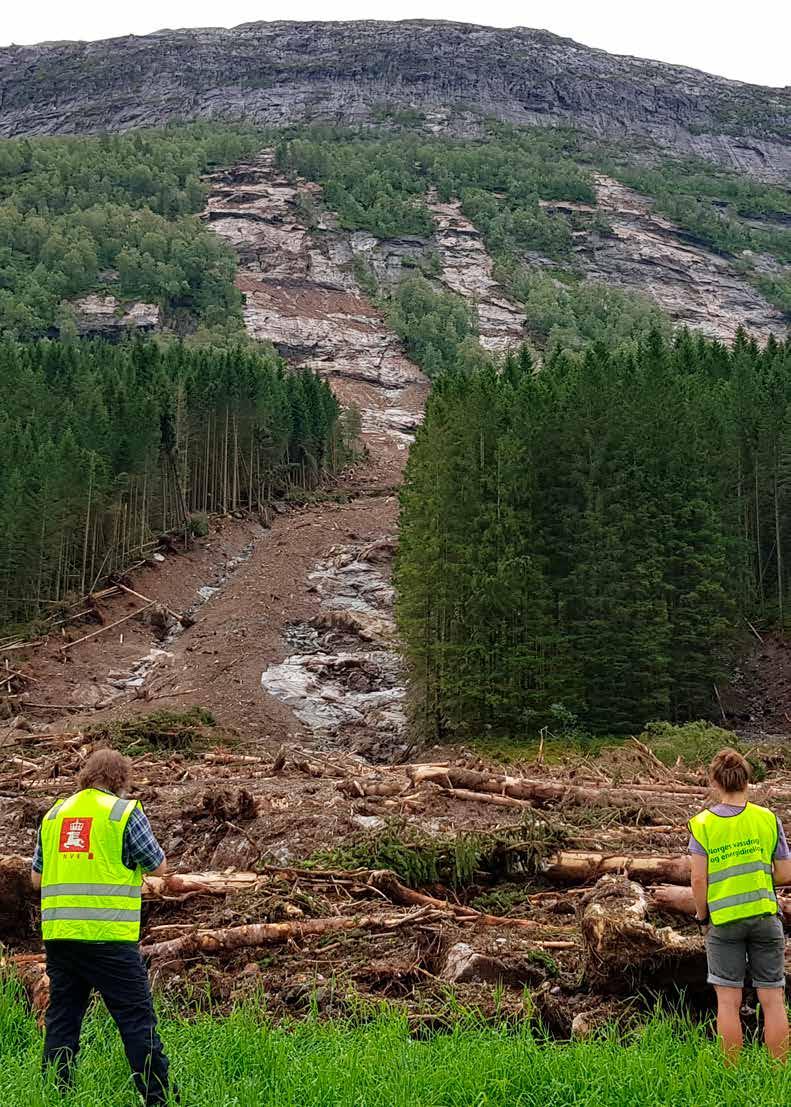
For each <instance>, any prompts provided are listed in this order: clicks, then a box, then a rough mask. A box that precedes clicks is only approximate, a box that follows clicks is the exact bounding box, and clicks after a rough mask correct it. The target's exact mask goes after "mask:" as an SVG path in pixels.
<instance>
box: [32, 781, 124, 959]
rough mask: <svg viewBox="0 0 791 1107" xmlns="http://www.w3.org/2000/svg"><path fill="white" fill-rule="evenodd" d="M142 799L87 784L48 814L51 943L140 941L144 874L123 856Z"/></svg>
mask: <svg viewBox="0 0 791 1107" xmlns="http://www.w3.org/2000/svg"><path fill="white" fill-rule="evenodd" d="M139 806H140V805H139V803H138V801H137V800H126V799H119V798H118V797H117V796H112V795H110V794H109V793H107V792H101V791H99V789H97V788H86V789H84V790H83V791H81V792H77V793H76V794H75V795H73V796H69V798H68V799H65V800H61V801H59V802H57V803H55V804H54V806H53V807H51V808H50V810H49V811H48V812H47V814H46V815H45V816H44V821H43V822H42V824H41V849H42V855H43V860H44V871H43V873H42V876H41V924H42V933H43V936H44V940H45V941H49V940H52V939H68V940H70V941H83V942H136V941H137V940H138V939H139V937H140V908H141V896H142V886H143V872H142V870H141V869H140V867H139V866H138V868H137V869H135V871H134V872H132V870H131V869H128V868H127V867H126V865H124V863H123V861H122V860H121V857H122V853H123V842H124V831H125V830H126V824H127V823H128V822H129V818H130V816H131V814H132V812H133V811H134V810H135V808H136V807H139Z"/></svg>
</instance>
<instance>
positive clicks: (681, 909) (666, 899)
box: [650, 884, 791, 923]
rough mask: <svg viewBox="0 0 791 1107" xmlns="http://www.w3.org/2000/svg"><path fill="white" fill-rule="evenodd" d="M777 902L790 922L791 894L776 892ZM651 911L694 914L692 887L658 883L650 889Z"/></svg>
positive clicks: (784, 916)
mask: <svg viewBox="0 0 791 1107" xmlns="http://www.w3.org/2000/svg"><path fill="white" fill-rule="evenodd" d="M777 903H778V906H779V908H780V911H781V912H782V915H783V918H784V919H785V920H786V922H788V923H791V896H789V895H786V896H784V895H781V894H778V897H777ZM650 904H651V910H652V911H666V912H668V913H669V914H671V915H694V914H695V900H694V898H693V895H692V889H691V888H687V887H684V886H683V885H679V884H658V885H657V886H656V887H655V888H652V889H651V891H650Z"/></svg>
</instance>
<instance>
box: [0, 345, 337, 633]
mask: <svg viewBox="0 0 791 1107" xmlns="http://www.w3.org/2000/svg"><path fill="white" fill-rule="evenodd" d="M0 379H2V381H3V393H4V396H3V405H2V409H0V521H1V522H0V625H8V624H11V623H16V622H23V621H28V620H30V619H31V618H32V617H34V616H35V615H36V614H37V613H38V612H40V611H42V610H45V609H47V608H50V609H51V608H52V606H53V605H55V604H57V603H59V602H61V601H62V600H63V599H64V598H65V597H68V596H72V597H73V596H75V595H77V596H80V595H83V594H84V593H85V592H87V591H88V590H89V589H91V588H92V587H93V586H94V585H95V583H96V581H97V580H98V579H99V578H100V577H102V576H106V575H107V574H108V573H109V572H110V571H112V570H114V569H117V568H120V567H123V566H124V565H126V564H128V563H129V561H130V559H133V558H134V557H139V556H140V554H141V552H142V551H145V550H146V549H148V548H150V546H151V544H152V539H153V538H155V537H156V536H157V535H159V534H161V533H162V532H165V531H168V530H171V529H173V528H185V527H186V528H190V527H192V526H193V525H194V520H193V519H192V516H193V514H194V513H208V512H217V511H231V510H236V509H239V508H246V509H249V510H260V509H261V507H262V505H263V504H265V503H266V501H267V500H269V499H270V498H272V497H273V496H276V495H284V494H287V493H288V492H289V491H291V490H293V489H295V488H299V489H310V488H312V487H314V486H315V485H316V484H317V483H318V482H319V481H320V480H321V478H322V476H323V475H324V474H325V473H326V472H327V471H332V470H333V469H335V468H336V467H338V466H339V465H341V464H343V463H344V461H345V454H344V449H345V444H344V440H343V434H342V427H341V421H340V420H339V411H338V406H337V403H336V400H335V398H334V396H333V394H332V392H331V390H330V388H329V387H328V385H327V384H326V383H324V382H322V381H320V380H319V378H318V377H316V376H315V375H314V374H312V373H309V372H307V371H305V372H302V373H291V372H287V371H286V370H285V368H284V366H283V363H282V362H281V360H280V359H279V358H278V357H277V356H276V355H275V354H274V353H273V352H271V351H270V352H267V351H266V349H265V348H261V349H260V350H259V351H256V352H252V351H249V350H241V349H229V350H227V351H225V352H220V351H217V350H205V351H196V350H190V349H187V348H186V347H184V346H183V345H181V344H178V343H175V342H174V343H172V344H170V345H168V346H167V347H166V348H160V346H158V345H157V344H156V343H153V342H135V343H129V344H123V345H119V346H109V345H107V344H106V343H103V342H99V341H96V342H79V343H61V342H50V341H46V340H45V341H41V342H34V343H28V344H20V343H16V342H12V341H8V340H6V341H4V342H0Z"/></svg>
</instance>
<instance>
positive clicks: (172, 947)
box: [142, 907, 437, 961]
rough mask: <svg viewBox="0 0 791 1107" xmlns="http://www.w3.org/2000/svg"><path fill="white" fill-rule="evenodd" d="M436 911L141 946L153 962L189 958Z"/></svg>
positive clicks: (414, 919) (386, 925) (252, 927)
mask: <svg viewBox="0 0 791 1107" xmlns="http://www.w3.org/2000/svg"><path fill="white" fill-rule="evenodd" d="M436 918H437V912H435V911H432V910H430V909H429V908H426V907H423V908H420V909H419V910H417V911H407V912H405V913H404V914H401V915H341V916H333V917H331V918H325V919H302V920H301V921H300V922H287V923H284V922H280V923H251V924H249V925H248V926H232V927H228V928H227V929H224V930H195V931H193V932H192V933H190V934H185V935H184V936H183V937H181V938H172V939H171V940H170V941H168V942H154V943H153V944H151V945H147V946H143V950H142V952H143V954H144V955H145V956H146V957H148V958H149V959H150V960H152V961H162V960H163V959H164V958H182V957H191V956H193V955H195V954H199V953H222V952H228V951H230V950H235V949H245V948H249V947H251V946H262V945H267V944H268V943H270V942H289V941H299V940H301V939H304V938H307V937H310V936H313V935H317V934H334V933H337V932H339V931H344V930H396V929H398V928H399V927H401V926H407V925H412V924H414V923H418V922H428V921H431V920H433V919H436Z"/></svg>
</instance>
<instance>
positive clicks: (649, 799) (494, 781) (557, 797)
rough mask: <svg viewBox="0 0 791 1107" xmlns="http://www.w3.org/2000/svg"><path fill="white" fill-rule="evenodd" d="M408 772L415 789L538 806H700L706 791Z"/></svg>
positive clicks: (430, 769) (435, 770)
mask: <svg viewBox="0 0 791 1107" xmlns="http://www.w3.org/2000/svg"><path fill="white" fill-rule="evenodd" d="M407 772H408V774H409V777H410V779H411V780H412V782H413V784H414V785H415V786H419V785H421V784H429V783H430V784H439V785H440V786H441V787H444V788H447V789H448V790H453V789H459V788H461V789H464V790H467V791H471V792H486V793H490V794H493V795H500V796H511V797H512V798H513V799H521V800H530V801H532V802H533V803H535V804H537V805H539V806H540V805H541V804H544V803H578V804H584V805H585V806H588V807H589V806H591V805H592V804H601V805H604V806H607V807H619V808H627V809H630V810H634V809H635V808H638V807H643V806H646V805H648V806H664V807H667V806H668V805H669V804H679V805H684V806H685V807H690V808H691V807H695V806H702V802H703V799H704V797H705V796H706V794H707V791H706V789H690V787H689V786H686V785H682V786H679V788H678V789H677V790H676V789H674V788H673V787H672V786H671V785H670V784H669V783H668V784H666V785H660V784H657V785H655V786H653V787H652V786H650V785H638V786H636V787H632V786H631V785H629V786H626V785H624V786H623V787H620V788H619V787H604V786H602V785H601V783H598V782H597V783H596V784H589V785H585V786H584V785H580V784H571V783H567V782H564V781H559V780H546V779H544V780H536V779H531V778H528V777H512V776H507V775H505V774H499V773H483V772H477V771H476V770H474V769H463V768H458V767H454V766H449V765H448V766H446V765H410V766H408V769H407Z"/></svg>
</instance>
